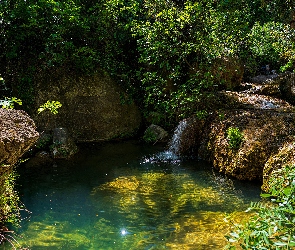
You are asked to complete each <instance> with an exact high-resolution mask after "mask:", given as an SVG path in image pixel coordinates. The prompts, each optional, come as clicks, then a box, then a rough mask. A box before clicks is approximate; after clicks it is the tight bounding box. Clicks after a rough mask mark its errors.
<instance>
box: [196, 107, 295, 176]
mask: <svg viewBox="0 0 295 250" xmlns="http://www.w3.org/2000/svg"><path fill="white" fill-rule="evenodd" d="M223 116H224V119H223V120H220V119H219V117H216V118H215V119H213V121H212V122H211V125H210V127H209V128H207V131H206V134H204V136H203V140H202V142H201V146H200V149H199V157H201V158H203V159H207V160H209V161H211V162H212V163H213V166H214V168H216V169H218V170H219V171H220V172H222V173H225V174H227V175H230V176H233V177H236V178H238V179H240V180H256V179H259V180H262V177H263V172H264V166H265V164H266V162H267V161H268V159H269V158H270V157H271V156H272V155H274V154H277V152H278V151H279V150H280V148H281V147H282V146H283V145H284V144H285V143H286V142H292V141H293V140H294V135H295V114H293V113H291V112H290V113H281V112H276V111H274V110H254V109H253V110H235V111H224V114H223ZM230 127H233V128H239V130H240V131H241V133H242V134H243V137H244V139H243V141H242V143H241V145H240V146H239V148H234V149H233V148H230V145H229V138H228V134H227V131H228V128H230Z"/></svg>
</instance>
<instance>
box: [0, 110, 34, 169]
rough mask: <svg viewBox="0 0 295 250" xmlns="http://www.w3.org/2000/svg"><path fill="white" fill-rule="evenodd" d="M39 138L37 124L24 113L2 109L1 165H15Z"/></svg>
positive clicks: (0, 122) (0, 116) (0, 119)
mask: <svg viewBox="0 0 295 250" xmlns="http://www.w3.org/2000/svg"><path fill="white" fill-rule="evenodd" d="M38 137H39V134H38V132H37V131H36V126H35V123H34V122H33V120H32V119H31V118H30V117H29V116H28V115H27V114H26V113H25V112H24V111H21V110H6V109H1V108H0V164H2V165H14V164H15V163H16V162H17V161H18V159H19V158H20V157H21V156H22V155H23V154H24V153H25V152H26V151H27V150H28V149H29V148H30V147H31V146H32V145H33V144H34V143H35V142H36V140H37V139H38Z"/></svg>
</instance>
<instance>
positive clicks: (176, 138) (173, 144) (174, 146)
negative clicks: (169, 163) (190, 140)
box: [168, 120, 188, 155]
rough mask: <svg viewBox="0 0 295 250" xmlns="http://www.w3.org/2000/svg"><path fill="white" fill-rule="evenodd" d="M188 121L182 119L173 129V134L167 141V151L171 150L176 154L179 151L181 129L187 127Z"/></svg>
mask: <svg viewBox="0 0 295 250" xmlns="http://www.w3.org/2000/svg"><path fill="white" fill-rule="evenodd" d="M187 125H188V122H187V120H182V121H181V122H180V123H179V124H178V126H177V128H176V129H175V130H174V135H173V137H172V139H171V141H170V143H169V149H168V151H169V152H172V153H174V154H176V155H177V154H178V153H179V149H180V146H181V136H182V133H183V131H184V130H185V129H186V128H187Z"/></svg>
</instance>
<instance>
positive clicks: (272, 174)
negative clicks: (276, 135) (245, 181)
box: [262, 138, 295, 192]
mask: <svg viewBox="0 0 295 250" xmlns="http://www.w3.org/2000/svg"><path fill="white" fill-rule="evenodd" d="M294 139H295V138H294ZM294 143H295V140H294V141H292V142H286V143H285V144H284V145H283V146H282V147H281V148H280V149H279V150H278V151H277V152H275V153H274V154H272V155H271V156H270V157H269V159H268V160H267V162H266V164H265V165H264V169H263V185H262V190H264V191H265V192H268V191H269V189H270V188H271V185H272V184H271V183H270V181H271V179H272V178H275V179H276V178H280V173H281V171H283V169H284V168H285V167H286V166H290V167H291V166H292V167H294V166H295V144H294ZM287 184H288V183H286V185H287Z"/></svg>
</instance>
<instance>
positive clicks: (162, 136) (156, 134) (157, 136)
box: [143, 124, 168, 143]
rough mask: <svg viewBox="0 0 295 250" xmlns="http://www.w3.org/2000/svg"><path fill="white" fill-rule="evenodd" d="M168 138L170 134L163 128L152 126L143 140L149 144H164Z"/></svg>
mask: <svg viewBox="0 0 295 250" xmlns="http://www.w3.org/2000/svg"><path fill="white" fill-rule="evenodd" d="M167 138H168V132H167V131H166V130H164V129H163V128H162V127H160V126H158V125H155V124H152V125H150V126H149V127H148V128H147V129H146V130H145V132H144V136H143V139H144V140H145V141H146V142H149V143H156V142H163V141H166V140H167Z"/></svg>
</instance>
